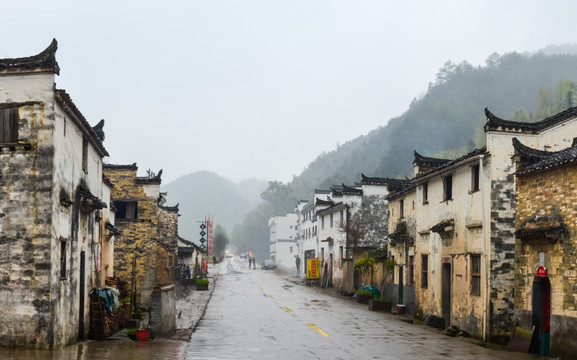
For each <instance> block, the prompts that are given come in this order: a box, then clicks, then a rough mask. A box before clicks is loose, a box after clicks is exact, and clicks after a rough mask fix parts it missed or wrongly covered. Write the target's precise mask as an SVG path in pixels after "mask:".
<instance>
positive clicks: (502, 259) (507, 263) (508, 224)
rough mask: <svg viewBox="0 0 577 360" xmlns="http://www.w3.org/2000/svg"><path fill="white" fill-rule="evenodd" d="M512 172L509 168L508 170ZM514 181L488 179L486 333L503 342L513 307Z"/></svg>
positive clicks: (508, 178)
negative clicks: (489, 246) (488, 295)
mask: <svg viewBox="0 0 577 360" xmlns="http://www.w3.org/2000/svg"><path fill="white" fill-rule="evenodd" d="M510 172H512V171H510ZM514 232H515V181H514V176H513V175H508V176H507V178H506V180H504V181H499V180H494V181H492V182H491V237H490V238H491V242H490V245H491V249H490V260H489V262H490V264H489V268H490V272H489V284H490V288H489V294H490V303H489V305H490V306H489V325H490V328H489V335H490V339H489V340H492V341H495V342H506V341H507V340H508V338H509V336H510V334H511V329H512V325H511V324H512V320H513V309H514V278H515V275H514V271H513V270H514V260H515V234H514Z"/></svg>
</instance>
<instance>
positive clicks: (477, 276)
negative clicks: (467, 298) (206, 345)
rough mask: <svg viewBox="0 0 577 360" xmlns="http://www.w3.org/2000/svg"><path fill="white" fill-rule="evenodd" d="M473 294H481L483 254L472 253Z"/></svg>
mask: <svg viewBox="0 0 577 360" xmlns="http://www.w3.org/2000/svg"><path fill="white" fill-rule="evenodd" d="M471 294H472V295H481V255H478V254H477V255H471Z"/></svg>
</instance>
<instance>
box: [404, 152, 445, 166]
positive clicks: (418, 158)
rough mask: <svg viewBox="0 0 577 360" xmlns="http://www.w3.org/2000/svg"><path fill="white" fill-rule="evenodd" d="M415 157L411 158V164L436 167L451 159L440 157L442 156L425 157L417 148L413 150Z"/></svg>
mask: <svg viewBox="0 0 577 360" xmlns="http://www.w3.org/2000/svg"><path fill="white" fill-rule="evenodd" d="M414 155H415V159H414V160H413V164H414V165H417V166H419V167H438V166H441V165H443V164H445V163H447V162H449V161H451V159H442V158H434V157H427V156H423V155H421V154H419V153H418V152H417V150H414Z"/></svg>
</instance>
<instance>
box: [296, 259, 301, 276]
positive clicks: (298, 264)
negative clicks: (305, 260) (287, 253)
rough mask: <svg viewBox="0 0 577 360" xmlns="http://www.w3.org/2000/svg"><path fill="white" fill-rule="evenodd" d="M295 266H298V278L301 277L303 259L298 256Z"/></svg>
mask: <svg viewBox="0 0 577 360" xmlns="http://www.w3.org/2000/svg"><path fill="white" fill-rule="evenodd" d="M295 264H296V266H297V276H299V275H300V274H301V258H300V257H299V256H298V255H297V258H296V260H295Z"/></svg>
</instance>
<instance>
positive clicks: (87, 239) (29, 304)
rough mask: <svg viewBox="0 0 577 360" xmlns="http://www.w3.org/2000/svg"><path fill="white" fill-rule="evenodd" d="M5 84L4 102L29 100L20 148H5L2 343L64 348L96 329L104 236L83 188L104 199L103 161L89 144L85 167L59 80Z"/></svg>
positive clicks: (1, 165)
mask: <svg viewBox="0 0 577 360" xmlns="http://www.w3.org/2000/svg"><path fill="white" fill-rule="evenodd" d="M0 80H1V81H2V88H3V91H1V92H0V104H4V105H6V104H7V103H10V102H13V101H14V102H20V103H23V102H25V101H27V102H28V103H26V104H21V105H20V106H19V109H18V115H19V123H18V124H19V129H18V138H19V142H20V144H19V145H17V146H0V172H1V173H2V176H1V177H0V191H1V192H2V196H1V197H0V198H1V199H0V208H1V209H2V210H1V211H2V212H1V214H0V239H1V241H0V304H2V306H0V318H2V319H3V326H2V327H0V345H1V346H15V347H35V348H59V347H63V346H66V345H69V344H71V343H74V342H75V341H77V340H78V338H79V336H80V337H83V336H85V335H86V334H87V332H88V328H89V323H88V320H89V317H88V308H89V302H88V289H89V288H90V287H91V286H93V285H94V284H95V283H94V270H95V267H94V265H95V262H94V260H95V258H94V248H95V246H94V245H95V244H96V243H98V242H99V241H100V236H101V232H100V231H99V227H100V224H99V223H98V222H97V221H96V220H95V219H96V215H95V214H96V212H83V211H82V210H81V202H80V201H81V198H80V196H79V190H80V184H82V185H83V187H84V189H87V190H88V191H90V192H91V193H92V194H93V195H95V196H97V197H99V196H101V191H102V189H101V186H102V172H101V164H102V163H101V156H100V153H99V152H98V151H96V150H95V149H94V148H93V147H92V146H88V149H87V150H88V152H87V155H88V156H87V159H88V163H87V166H86V167H85V169H83V167H82V149H83V147H82V139H83V137H84V136H85V135H86V133H85V131H83V130H81V128H80V127H79V125H78V122H77V118H76V119H71V118H69V116H70V115H67V113H66V111H64V110H63V109H62V108H61V107H60V106H59V105H58V104H57V102H56V101H55V95H54V92H53V91H54V75H48V74H45V75H31V76H21V77H18V80H17V81H15V80H14V79H12V78H10V77H2V78H1V79H0ZM12 86H14V87H12ZM61 244H64V245H65V256H64V263H65V266H66V268H65V269H66V270H65V271H64V274H63V275H64V276H61V271H60V270H61V263H60V257H61ZM81 255H83V256H84V260H85V263H84V268H83V269H82V271H81V265H82V263H81ZM80 274H83V275H84V277H83V278H82V279H81V278H80Z"/></svg>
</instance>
